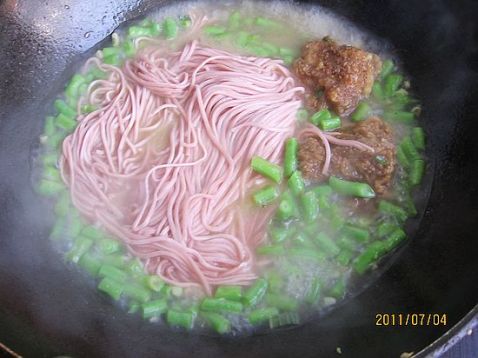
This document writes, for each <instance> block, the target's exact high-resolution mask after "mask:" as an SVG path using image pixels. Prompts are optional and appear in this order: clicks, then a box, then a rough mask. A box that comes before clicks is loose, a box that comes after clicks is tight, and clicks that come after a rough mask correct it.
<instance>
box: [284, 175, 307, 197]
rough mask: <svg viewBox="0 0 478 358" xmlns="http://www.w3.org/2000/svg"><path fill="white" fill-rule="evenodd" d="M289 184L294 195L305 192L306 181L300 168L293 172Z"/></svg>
mask: <svg viewBox="0 0 478 358" xmlns="http://www.w3.org/2000/svg"><path fill="white" fill-rule="evenodd" d="M287 185H288V186H289V189H290V191H291V192H292V193H293V194H294V195H299V194H301V193H303V192H304V190H305V183H304V179H302V174H301V172H300V171H299V170H296V171H295V172H294V173H292V175H291V176H290V178H289V180H288V181H287Z"/></svg>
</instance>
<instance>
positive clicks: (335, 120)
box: [319, 116, 342, 131]
mask: <svg viewBox="0 0 478 358" xmlns="http://www.w3.org/2000/svg"><path fill="white" fill-rule="evenodd" d="M341 125H342V121H341V120H340V117H338V116H335V117H331V118H328V119H321V120H319V128H320V129H322V130H323V131H333V130H335V129H337V128H340V127H341Z"/></svg>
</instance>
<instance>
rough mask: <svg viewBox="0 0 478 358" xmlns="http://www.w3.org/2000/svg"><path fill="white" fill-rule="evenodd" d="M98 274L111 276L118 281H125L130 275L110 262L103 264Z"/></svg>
mask: <svg viewBox="0 0 478 358" xmlns="http://www.w3.org/2000/svg"><path fill="white" fill-rule="evenodd" d="M90 241H91V240H90ZM91 242H93V241H91ZM98 275H99V276H100V277H109V278H111V279H112V280H115V281H116V282H124V281H126V279H127V278H128V275H127V273H126V272H124V271H123V270H121V269H119V268H118V267H115V266H112V265H108V264H103V265H101V267H100V269H99V271H98Z"/></svg>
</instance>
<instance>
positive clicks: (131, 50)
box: [123, 41, 136, 57]
mask: <svg viewBox="0 0 478 358" xmlns="http://www.w3.org/2000/svg"><path fill="white" fill-rule="evenodd" d="M123 49H124V54H125V55H126V57H133V56H134V55H135V54H136V48H135V47H134V42H133V41H125V43H124V45H123Z"/></svg>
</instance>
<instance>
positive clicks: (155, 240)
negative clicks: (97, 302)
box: [60, 41, 304, 294]
mask: <svg viewBox="0 0 478 358" xmlns="http://www.w3.org/2000/svg"><path fill="white" fill-rule="evenodd" d="M93 61H97V66H99V67H100V68H101V69H102V70H104V71H106V72H107V73H109V77H108V79H105V80H97V81H95V82H93V83H92V84H91V85H90V87H89V89H88V95H87V101H88V102H89V103H90V104H92V105H95V106H97V107H98V108H99V109H97V110H96V111H94V112H92V113H90V114H88V115H85V116H80V117H79V118H78V120H79V121H80V123H79V125H78V126H77V128H76V130H75V131H74V132H73V133H72V134H71V135H70V136H68V137H67V138H66V139H65V141H64V142H63V155H62V158H61V161H60V168H61V172H62V177H63V180H64V181H65V182H66V183H67V185H68V186H69V189H70V192H71V196H72V201H73V204H74V205H75V206H76V207H77V208H78V209H79V211H80V212H81V214H83V215H84V216H86V217H87V218H88V219H89V220H91V221H92V222H95V223H97V224H99V225H101V226H102V227H104V228H105V229H106V230H107V231H108V232H110V233H111V234H113V235H115V236H117V237H119V238H120V239H121V240H122V241H123V242H124V243H125V244H126V245H127V247H128V250H129V251H130V253H131V254H132V255H134V256H136V257H139V258H141V259H142V260H143V261H144V263H145V266H146V269H147V270H148V272H150V273H153V274H157V275H159V276H160V277H162V278H163V279H164V280H165V281H166V282H169V283H171V284H174V285H177V286H180V287H193V286H197V287H202V288H203V289H204V291H205V292H206V293H207V294H211V293H212V290H213V288H214V287H215V286H217V285H223V284H226V285H227V284H229V285H230V284H234V285H247V284H250V283H251V281H252V280H254V279H255V278H256V273H255V272H254V262H253V259H254V254H253V252H254V249H255V248H256V247H257V246H259V245H260V244H261V243H262V241H263V240H264V236H265V229H266V225H267V222H268V220H269V216H268V215H264V211H263V210H262V211H261V212H260V213H257V212H256V211H254V210H247V200H249V196H250V192H251V189H253V188H257V187H258V186H260V185H261V184H262V183H263V180H264V179H261V178H260V177H259V176H257V175H254V174H253V173H252V172H251V170H250V169H249V167H250V160H251V157H252V156H253V155H259V156H261V157H263V158H265V159H267V160H269V161H271V162H276V163H277V162H279V160H280V157H281V155H282V143H283V142H284V140H285V139H286V138H287V137H289V136H291V135H292V134H293V132H294V121H295V115H296V112H297V110H298V109H299V108H300V106H301V99H302V94H303V92H304V89H303V88H302V87H299V86H297V85H296V83H295V80H294V79H293V77H292V76H291V73H290V72H289V70H288V69H287V68H286V67H284V66H283V65H282V62H281V61H278V60H273V59H268V58H255V57H242V56H239V55H234V54H231V53H228V52H225V51H222V50H216V49H212V48H208V47H203V46H202V45H200V44H198V43H197V42H196V41H193V42H190V43H188V44H187V45H186V46H185V47H184V48H183V50H182V51H177V52H171V51H169V50H165V49H164V48H161V47H158V46H156V47H150V48H145V49H144V50H143V51H142V52H141V53H140V54H139V55H138V56H137V57H135V58H134V59H131V60H128V61H127V62H126V63H125V65H124V67H123V68H118V67H115V66H110V65H106V64H102V63H100V62H99V61H98V60H93Z"/></svg>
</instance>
